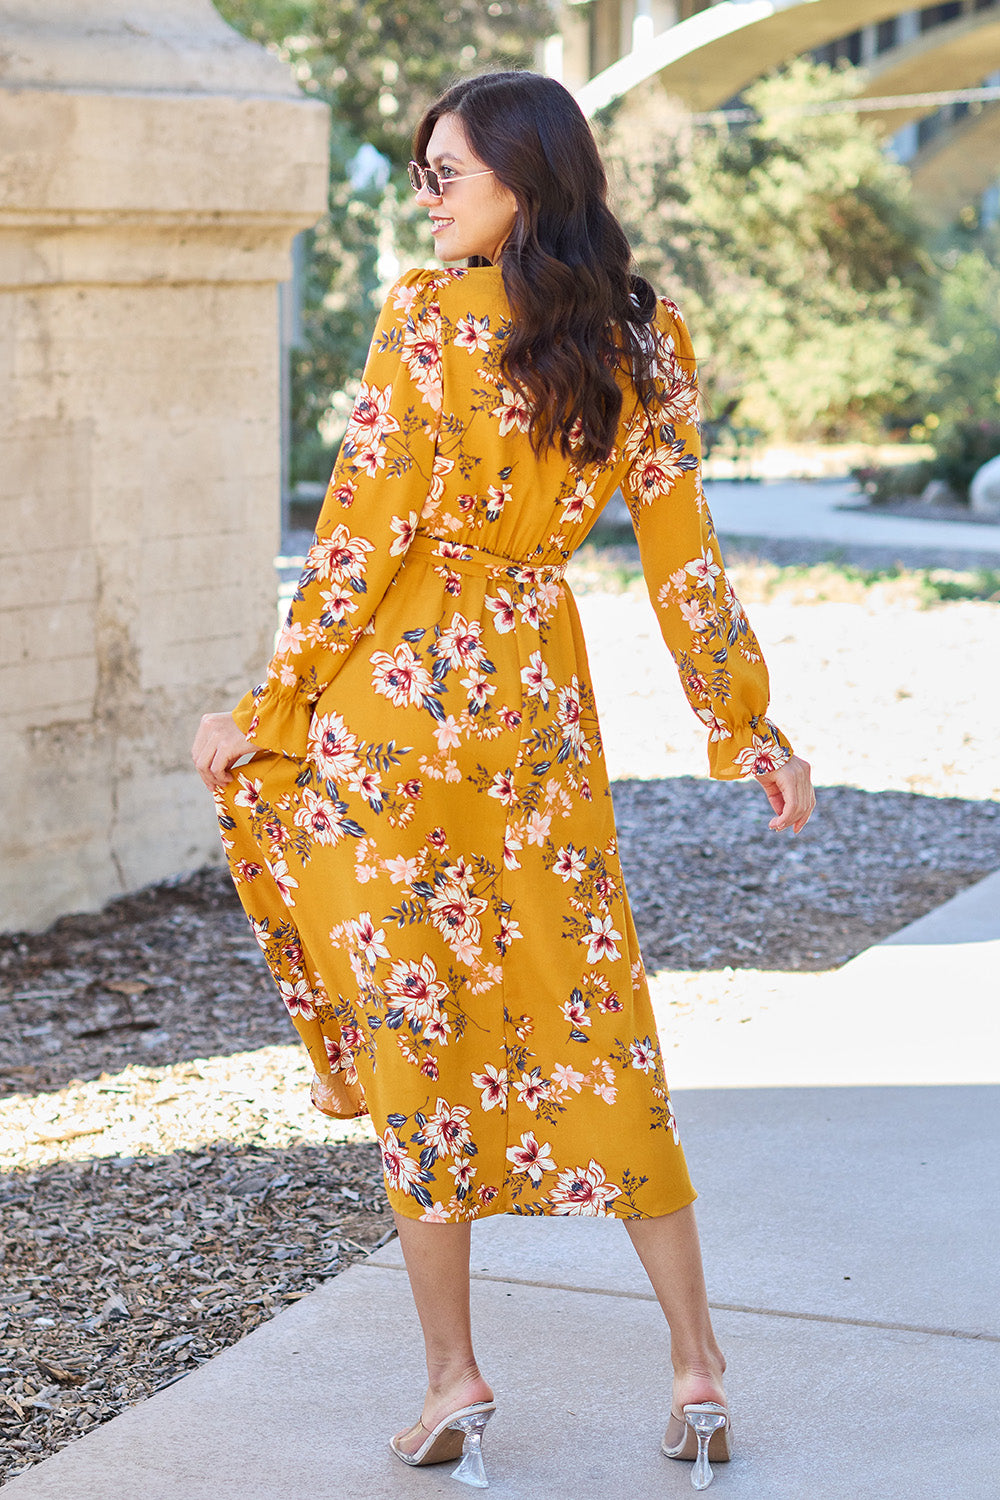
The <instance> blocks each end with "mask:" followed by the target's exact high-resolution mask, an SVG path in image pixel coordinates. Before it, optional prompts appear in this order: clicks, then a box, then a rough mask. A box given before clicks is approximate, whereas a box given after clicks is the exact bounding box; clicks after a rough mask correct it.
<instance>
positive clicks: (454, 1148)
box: [420, 1099, 472, 1156]
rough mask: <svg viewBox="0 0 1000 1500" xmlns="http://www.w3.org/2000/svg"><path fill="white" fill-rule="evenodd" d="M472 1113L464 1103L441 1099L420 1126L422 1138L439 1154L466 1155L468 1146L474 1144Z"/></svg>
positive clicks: (425, 1143)
mask: <svg viewBox="0 0 1000 1500" xmlns="http://www.w3.org/2000/svg"><path fill="white" fill-rule="evenodd" d="M470 1114H471V1110H469V1109H466V1107H465V1106H464V1105H463V1104H449V1103H448V1102H447V1100H446V1099H439V1100H438V1102H437V1108H436V1109H435V1111H434V1113H433V1114H432V1115H429V1116H428V1117H427V1120H426V1122H425V1123H424V1124H423V1125H422V1126H421V1127H420V1139H421V1140H422V1141H423V1143H424V1145H425V1146H431V1147H432V1148H433V1149H434V1150H435V1151H436V1152H437V1154H438V1155H439V1156H464V1155H465V1149H466V1147H467V1146H470V1145H471V1144H472V1131H471V1130H470V1129H469V1115H470Z"/></svg>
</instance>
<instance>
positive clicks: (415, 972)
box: [385, 953, 448, 1024]
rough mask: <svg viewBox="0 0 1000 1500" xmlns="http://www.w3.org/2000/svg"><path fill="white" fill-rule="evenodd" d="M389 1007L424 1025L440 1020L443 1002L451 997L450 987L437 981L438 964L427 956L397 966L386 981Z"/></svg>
mask: <svg viewBox="0 0 1000 1500" xmlns="http://www.w3.org/2000/svg"><path fill="white" fill-rule="evenodd" d="M385 997H386V1003H387V1004H388V1005H389V1006H390V1008H391V1009H393V1010H401V1011H402V1012H403V1015H404V1016H405V1017H406V1019H407V1020H408V1021H414V1022H416V1023H417V1024H420V1023H422V1022H424V1021H429V1020H431V1019H432V1018H436V1017H437V1015H438V1014H439V1012H440V1007H441V1002H442V1001H443V1000H446V999H447V997H448V986H447V985H446V984H442V983H441V981H440V980H439V979H438V977H437V968H436V966H435V964H434V960H433V959H432V958H430V957H429V956H428V955H427V954H426V953H425V954H424V956H423V958H421V959H407V958H401V959H398V960H397V961H396V963H394V964H393V966H392V968H391V969H390V971H389V975H388V977H387V979H386V980H385Z"/></svg>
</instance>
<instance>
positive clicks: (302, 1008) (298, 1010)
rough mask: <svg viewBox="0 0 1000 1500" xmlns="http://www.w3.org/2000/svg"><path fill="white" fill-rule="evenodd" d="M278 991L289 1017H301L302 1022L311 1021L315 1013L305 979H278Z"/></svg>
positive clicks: (310, 991)
mask: <svg viewBox="0 0 1000 1500" xmlns="http://www.w3.org/2000/svg"><path fill="white" fill-rule="evenodd" d="M278 991H279V993H280V995H281V998H282V1000H283V1001H284V1002H285V1009H286V1010H287V1011H288V1014H289V1015H290V1016H301V1017H302V1019H303V1020H304V1021H311V1020H312V1018H313V1016H314V1015H315V1014H316V1012H315V1010H314V1009H313V1003H312V990H311V988H310V986H309V981H308V980H307V979H294V980H292V979H279V980H278Z"/></svg>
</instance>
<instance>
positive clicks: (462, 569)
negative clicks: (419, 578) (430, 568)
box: [406, 531, 566, 585]
mask: <svg viewBox="0 0 1000 1500" xmlns="http://www.w3.org/2000/svg"><path fill="white" fill-rule="evenodd" d="M406 555H407V557H423V558H426V559H427V560H428V561H429V562H434V563H438V564H440V565H441V566H442V567H444V568H450V569H451V570H452V571H453V572H455V573H473V574H480V575H482V574H483V573H500V574H503V575H504V576H505V577H507V578H511V579H513V580H514V581H515V582H516V583H521V584H529V585H530V584H532V583H534V582H536V581H537V582H546V583H547V582H549V580H552V581H558V580H559V579H561V578H564V577H565V576H566V563H565V561H564V560H563V559H562V558H560V559H559V561H558V562H547V561H545V559H544V558H542V559H539V560H538V561H533V560H532V559H531V558H518V557H505V556H504V554H503V553H501V552H487V551H486V549H485V548H484V547H472V546H470V545H468V544H467V543H466V542H450V541H447V540H446V539H445V538H444V537H438V536H430V535H429V534H428V533H427V532H423V531H418V532H417V534H416V536H415V537H414V538H413V541H412V542H411V543H410V545H409V547H408V548H407V549H406Z"/></svg>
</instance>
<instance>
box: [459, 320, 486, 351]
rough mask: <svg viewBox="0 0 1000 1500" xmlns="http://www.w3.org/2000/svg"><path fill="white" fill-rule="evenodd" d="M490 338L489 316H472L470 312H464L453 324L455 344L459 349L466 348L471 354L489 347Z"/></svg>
mask: <svg viewBox="0 0 1000 1500" xmlns="http://www.w3.org/2000/svg"><path fill="white" fill-rule="evenodd" d="M492 338H493V335H492V333H490V320H489V317H485V318H474V317H473V316H472V313H466V315H465V317H464V318H459V320H458V322H457V323H456V324H455V343H456V345H457V346H458V348H459V349H468V350H469V352H470V353H472V354H475V353H477V352H478V353H484V352H485V351H486V350H487V349H488V348H489V347H490V342H491V340H492Z"/></svg>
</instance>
